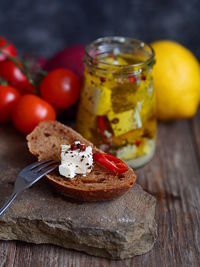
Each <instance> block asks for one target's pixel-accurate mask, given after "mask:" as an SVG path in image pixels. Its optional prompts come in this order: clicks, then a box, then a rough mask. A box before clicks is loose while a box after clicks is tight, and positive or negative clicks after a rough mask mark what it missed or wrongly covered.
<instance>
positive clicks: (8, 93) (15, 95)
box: [0, 85, 20, 123]
mask: <svg viewBox="0 0 200 267" xmlns="http://www.w3.org/2000/svg"><path fill="white" fill-rule="evenodd" d="M19 98H20V94H19V92H18V91H17V90H16V89H15V88H14V87H11V86H6V85H0V122H3V123H5V122H9V121H10V120H11V117H12V113H13V110H14V108H15V107H16V104H17V102H18V101H19Z"/></svg>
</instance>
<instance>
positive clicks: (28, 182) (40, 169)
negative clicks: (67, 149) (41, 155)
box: [0, 160, 58, 216]
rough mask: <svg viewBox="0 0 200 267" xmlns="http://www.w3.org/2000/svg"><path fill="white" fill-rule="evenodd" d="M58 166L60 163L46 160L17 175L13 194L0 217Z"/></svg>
mask: <svg viewBox="0 0 200 267" xmlns="http://www.w3.org/2000/svg"><path fill="white" fill-rule="evenodd" d="M57 166H58V162H55V161H53V160H44V161H40V162H35V163H32V164H30V165H28V166H27V167H25V168H24V169H23V170H22V171H21V172H20V173H19V174H18V175H17V178H16V181H15V186H14V190H13V193H12V195H11V196H10V198H9V199H8V200H7V202H6V203H5V204H4V206H3V207H2V208H1V209H0V216H1V215H3V213H4V212H5V211H6V210H7V208H8V207H9V206H10V205H11V204H12V202H13V201H14V200H15V198H16V197H17V196H18V195H19V194H20V193H22V192H23V191H24V190H26V189H27V188H29V187H30V186H32V185H33V184H34V183H36V182H37V181H39V180H40V179H41V178H42V177H43V176H44V175H45V174H47V173H49V172H51V171H53V170H54V169H55V168H56V167H57Z"/></svg>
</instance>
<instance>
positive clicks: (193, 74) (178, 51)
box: [151, 40, 200, 120]
mask: <svg viewBox="0 0 200 267" xmlns="http://www.w3.org/2000/svg"><path fill="white" fill-rule="evenodd" d="M151 45H152V47H153V49H154V51H155V57H156V64H155V66H154V69H153V79H154V88H155V91H156V99H157V117H158V119H160V120H172V119H179V118H189V117H192V116H193V115H194V114H195V113H196V110H197V108H198V104H199V99H200V67H199V62H198V60H197V59H196V58H195V57H194V55H193V54H192V53H191V52H190V51H189V50H188V49H187V48H185V47H183V46H182V45H180V44H178V43H176V42H172V41H165V40H163V41H156V42H154V43H152V44H151Z"/></svg>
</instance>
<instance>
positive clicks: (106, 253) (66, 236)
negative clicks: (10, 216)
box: [0, 205, 157, 260]
mask: <svg viewBox="0 0 200 267" xmlns="http://www.w3.org/2000/svg"><path fill="white" fill-rule="evenodd" d="M150 214H151V215H152V220H150V221H149V220H147V224H145V223H141V224H138V225H134V226H133V227H131V226H130V231H129V232H127V231H125V233H123V228H122V231H120V230H119V231H118V232H116V231H113V232H108V231H105V232H106V233H105V235H102V234H101V231H102V229H101V230H100V231H99V229H90V231H91V232H90V233H88V232H84V229H83V228H82V229H76V232H74V231H73V229H72V228H71V226H70V225H64V227H63V225H61V224H58V225H55V224H54V223H53V224H52V225H51V223H49V222H45V221H39V220H36V221H30V220H28V219H24V218H19V219H18V220H17V222H15V221H13V220H10V221H9V222H3V221H1V222H0V239H1V240H21V241H25V242H28V243H35V244H53V245H58V246H61V247H64V248H67V249H74V250H78V251H83V252H86V253H87V254H90V255H94V256H99V257H105V258H110V259H116V260H120V259H126V258H131V257H134V256H136V255H142V254H145V253H147V252H149V251H150V250H151V249H152V248H153V246H154V243H155V241H156V236H157V226H156V223H155V220H154V214H155V205H153V206H152V209H151V211H150ZM16 225H17V226H18V229H16ZM14 229H15V230H14ZM33 229H34V231H33ZM52 229H54V232H52ZM138 229H139V230H138ZM13 230H14V232H13ZM87 231H88V229H87ZM36 232H38V234H35V233H36ZM135 232H137V233H139V234H137V235H138V237H137V238H136V239H135V234H134V233H135ZM23 233H24V234H25V235H26V238H23ZM27 233H28V234H29V238H27ZM49 233H51V235H50V236H48V235H49ZM99 233H100V234H99ZM109 235H112V238H113V240H114V241H112V242H111V243H112V245H113V246H114V245H115V244H116V249H113V248H111V247H109V245H110V244H109ZM7 236H9V238H7ZM36 236H37V238H36ZM77 237H78V238H79V239H77ZM94 237H98V238H94ZM102 237H103V238H102ZM105 237H107V238H108V239H107V240H105ZM97 240H98V242H97ZM135 247H137V248H138V249H135Z"/></svg>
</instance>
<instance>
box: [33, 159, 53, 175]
mask: <svg viewBox="0 0 200 267" xmlns="http://www.w3.org/2000/svg"><path fill="white" fill-rule="evenodd" d="M52 164H55V161H53V160H50V161H48V162H44V163H43V164H41V165H39V166H37V167H35V168H34V169H32V170H33V171H34V172H36V173H38V172H40V171H41V170H43V169H44V168H46V167H48V166H49V165H52Z"/></svg>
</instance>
